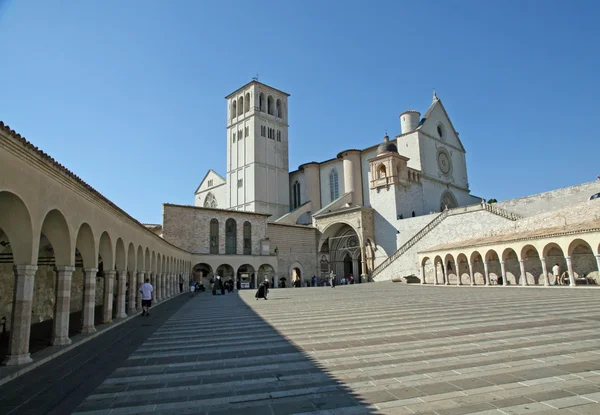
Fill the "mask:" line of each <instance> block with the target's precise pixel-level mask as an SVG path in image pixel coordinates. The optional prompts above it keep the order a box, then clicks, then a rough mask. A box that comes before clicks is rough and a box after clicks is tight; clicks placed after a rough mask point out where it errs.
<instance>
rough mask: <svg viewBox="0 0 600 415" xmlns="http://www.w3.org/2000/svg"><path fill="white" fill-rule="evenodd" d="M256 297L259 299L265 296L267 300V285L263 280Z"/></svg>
mask: <svg viewBox="0 0 600 415" xmlns="http://www.w3.org/2000/svg"><path fill="white" fill-rule="evenodd" d="M255 297H256V299H257V300H258V299H259V298H264V299H265V300H266V299H267V286H266V285H265V283H264V282H261V283H260V285H259V286H258V290H256V295H255Z"/></svg>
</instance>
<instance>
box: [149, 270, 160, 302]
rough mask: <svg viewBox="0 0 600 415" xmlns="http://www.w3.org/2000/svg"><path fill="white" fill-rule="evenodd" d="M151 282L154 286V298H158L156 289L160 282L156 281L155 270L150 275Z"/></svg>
mask: <svg viewBox="0 0 600 415" xmlns="http://www.w3.org/2000/svg"><path fill="white" fill-rule="evenodd" d="M150 284H152V288H154V298H156V290H157V288H158V284H157V283H156V272H153V273H152V274H151V275H150Z"/></svg>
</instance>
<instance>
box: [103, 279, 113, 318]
mask: <svg viewBox="0 0 600 415" xmlns="http://www.w3.org/2000/svg"><path fill="white" fill-rule="evenodd" d="M115 275H116V271H114V270H108V271H104V307H103V308H104V310H103V312H102V322H103V323H104V324H107V323H112V313H113V289H114V284H115Z"/></svg>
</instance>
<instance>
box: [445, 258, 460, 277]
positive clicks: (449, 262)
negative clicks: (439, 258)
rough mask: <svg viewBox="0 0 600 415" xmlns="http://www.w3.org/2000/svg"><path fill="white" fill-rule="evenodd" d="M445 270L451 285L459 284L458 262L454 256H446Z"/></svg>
mask: <svg viewBox="0 0 600 415" xmlns="http://www.w3.org/2000/svg"><path fill="white" fill-rule="evenodd" d="M444 268H445V269H446V276H447V277H448V283H449V284H457V283H458V278H457V276H456V261H455V260H454V257H453V256H452V254H446V256H445V257H444Z"/></svg>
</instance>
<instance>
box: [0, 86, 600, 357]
mask: <svg viewBox="0 0 600 415" xmlns="http://www.w3.org/2000/svg"><path fill="white" fill-rule="evenodd" d="M289 98H290V95H289V94H287V93H285V92H283V91H282V90H279V89H275V88H273V87H270V86H268V85H265V84H263V83H260V82H258V81H256V80H254V81H252V82H250V83H248V84H246V85H244V86H242V87H241V88H239V89H237V90H236V91H234V92H233V93H231V94H229V95H228V96H227V97H226V111H227V128H226V131H225V134H226V138H227V140H226V142H227V159H226V160H225V163H226V164H225V166H226V168H225V171H226V175H225V177H222V176H220V175H219V174H217V173H216V172H215V171H214V170H209V171H208V172H207V173H206V174H205V176H204V177H203V178H202V179H201V182H200V184H199V186H198V187H197V189H196V190H195V192H194V202H193V203H190V204H189V205H180V204H172V203H164V204H163V205H162V223H159V224H142V223H140V222H139V221H138V220H136V219H135V218H133V217H132V216H130V215H129V214H127V212H125V211H124V210H123V209H121V208H120V207H119V206H117V205H116V204H115V203H113V202H111V201H110V200H109V199H108V198H107V197H106V196H104V195H103V194H101V193H100V192H98V191H97V190H95V189H94V188H93V187H92V186H90V185H89V184H88V183H86V182H85V181H83V180H82V179H81V178H80V177H79V176H77V175H76V174H75V173H73V172H72V171H70V170H69V169H68V168H66V167H65V166H63V165H62V164H60V163H59V162H58V161H57V160H55V159H53V158H52V157H51V156H50V155H48V154H46V153H44V152H43V151H42V150H40V149H39V148H38V147H36V146H35V145H34V144H32V142H30V141H29V140H28V139H26V138H25V137H23V136H22V135H20V134H19V133H18V132H16V131H14V130H12V129H11V128H10V127H8V125H6V124H4V123H3V122H2V121H0V316H1V317H2V330H3V334H4V333H6V335H4V336H2V337H0V359H1V361H2V363H3V364H4V365H7V366H19V365H28V364H30V363H31V362H32V357H31V355H30V353H31V351H30V344H47V343H50V344H52V345H53V346H69V345H70V344H71V336H72V335H74V333H82V334H85V335H90V336H94V335H95V334H93V333H95V332H96V327H97V326H100V325H104V326H106V325H111V324H112V323H113V321H115V320H116V321H123V319H126V318H129V317H131V316H134V315H136V314H137V313H139V312H141V296H140V294H139V292H138V290H137V287H139V286H140V285H141V284H142V283H143V282H144V281H146V280H150V281H151V283H152V285H153V286H154V287H155V289H156V297H155V300H156V302H158V303H161V302H163V301H166V300H168V299H169V298H172V297H174V296H175V295H178V294H181V293H182V292H183V291H184V285H185V284H187V283H189V282H190V281H198V282H203V283H204V284H205V286H206V285H207V284H208V280H210V279H211V278H213V277H214V276H220V277H221V278H223V279H226V280H229V279H231V280H232V282H234V285H235V286H236V287H237V288H238V289H251V288H253V287H256V286H257V285H258V284H259V283H260V282H261V281H264V280H265V279H266V280H268V281H269V282H271V283H272V284H274V285H276V286H281V287H290V286H292V284H293V285H294V286H296V287H298V286H306V285H309V284H311V282H312V281H313V277H316V279H317V280H318V284H319V285H322V284H323V283H325V282H326V281H327V278H328V277H329V276H333V278H334V279H336V281H337V282H338V283H339V282H340V281H341V280H342V279H344V280H352V281H354V282H356V283H371V282H380V281H389V280H392V281H400V282H413V283H420V284H427V285H469V286H471V285H473V286H480V285H494V284H496V285H501V286H503V287H508V286H511V287H512V286H528V285H538V286H546V287H549V286H552V285H566V286H569V287H575V286H578V285H582V284H585V285H592V286H594V285H598V284H599V283H600V276H599V270H600V213H598V212H600V209H599V207H600V205H599V203H600V180H594V181H591V182H587V183H581V184H577V185H574V186H570V187H566V188H562V189H555V190H551V191H546V192H543V193H534V194H531V195H530V196H527V197H522V198H517V199H512V200H505V201H501V202H497V203H487V202H486V201H485V200H482V199H480V198H478V197H475V196H473V195H471V192H470V189H469V179H468V174H467V165H466V158H465V148H464V146H463V144H462V142H461V140H460V137H459V134H458V132H457V131H456V130H455V127H454V125H453V123H452V122H451V120H450V117H449V114H448V113H447V111H446V109H445V107H444V105H443V104H442V101H441V100H440V99H439V98H438V97H437V95H436V94H435V93H434V94H433V97H432V102H431V105H430V106H429V108H427V109H426V110H425V112H424V113H423V114H421V113H419V112H418V111H416V110H413V109H410V110H407V111H405V112H402V113H401V114H400V115H399V121H400V134H398V135H396V136H395V137H388V136H387V135H386V136H385V137H383V138H381V139H374V140H372V141H370V142H365V145H364V147H362V148H340V149H339V153H338V154H337V156H336V157H335V158H331V159H327V160H321V161H307V162H306V163H304V164H302V165H300V166H298V168H297V169H293V168H292V169H290V166H289V157H288V148H289V146H288V143H289V140H290V139H294V137H293V131H292V132H290V131H289V129H288V99H289ZM214 167H218V166H214ZM199 179H200V178H199ZM190 199H191V198H190ZM190 202H191V200H190ZM553 269H561V270H564V272H563V273H561V274H560V275H558V276H556V275H554V274H553V272H554V271H551V270H553ZM350 277H353V278H350Z"/></svg>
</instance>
